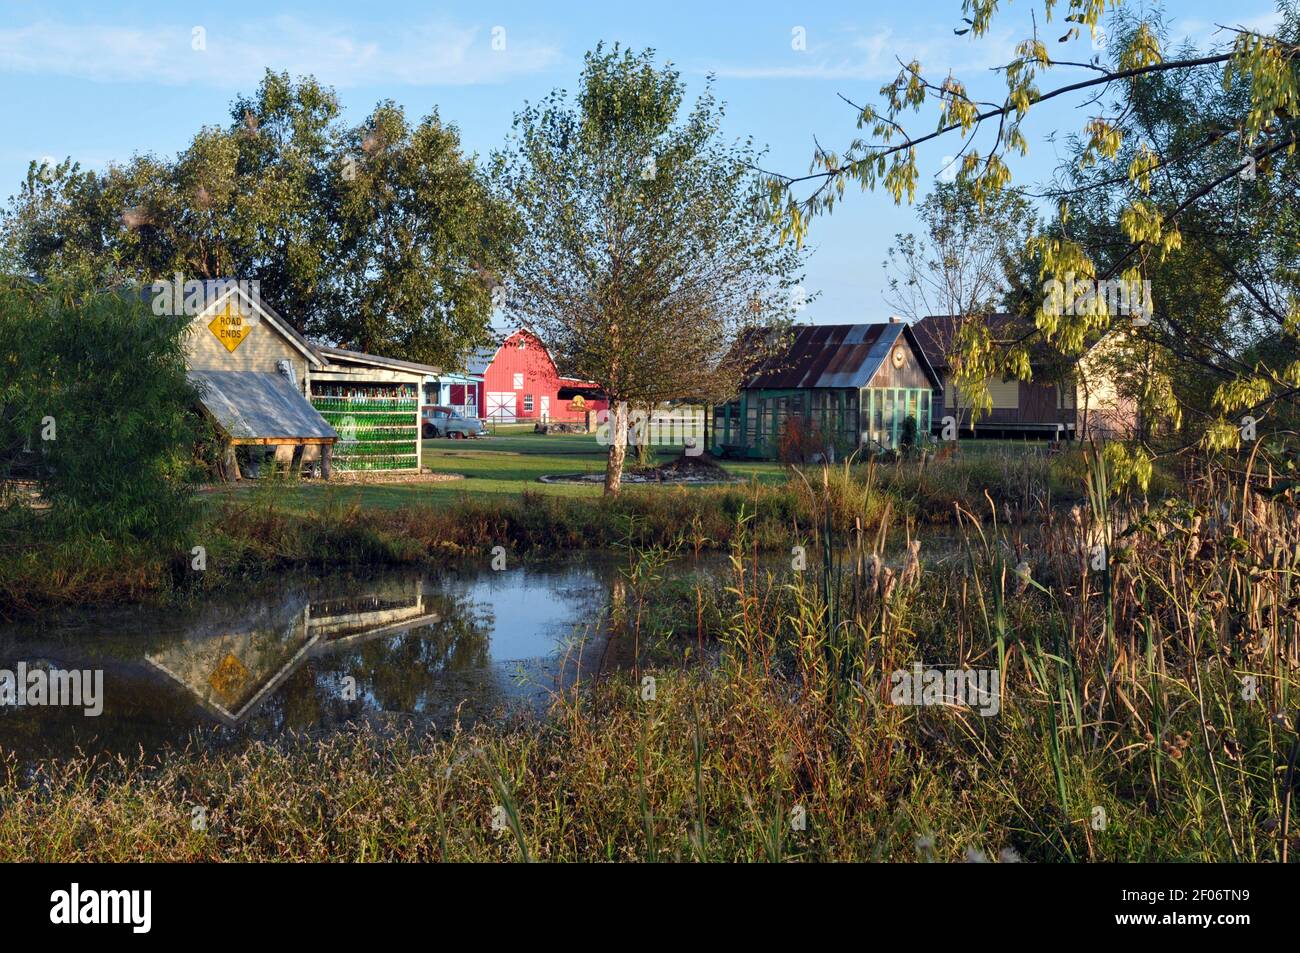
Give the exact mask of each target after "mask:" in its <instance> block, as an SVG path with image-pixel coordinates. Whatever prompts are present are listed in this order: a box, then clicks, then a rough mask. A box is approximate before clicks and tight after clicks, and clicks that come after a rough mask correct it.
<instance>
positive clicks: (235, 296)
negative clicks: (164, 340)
mask: <svg viewBox="0 0 1300 953" xmlns="http://www.w3.org/2000/svg"><path fill="white" fill-rule="evenodd" d="M181 286H186V287H188V286H193V287H190V289H189V294H188V295H187V296H186V297H187V300H186V307H187V308H188V309H189V311H190V313H193V314H194V318H193V320H192V321H191V323H190V330H189V334H188V337H187V338H186V342H185V350H186V366H187V368H188V371H187V373H188V376H189V378H190V380H191V381H192V382H193V383H194V384H195V385H196V386H197V387H198V389H199V396H200V400H201V402H202V404H203V410H204V411H205V412H206V413H207V414H208V416H209V417H210V418H211V419H212V420H213V421H214V422H215V423H216V425H217V427H218V428H219V429H220V431H221V433H222V435H223V437H224V438H225V440H226V444H227V446H226V458H225V470H226V475H227V476H228V477H229V478H231V479H234V478H235V477H236V476H238V473H239V470H238V467H237V465H236V463H235V453H234V448H235V447H237V446H262V447H275V454H276V459H277V461H278V462H279V463H281V464H282V465H284V466H285V467H288V466H290V465H292V462H293V458H294V456H295V454H300V455H301V458H302V461H303V462H304V463H305V462H308V461H311V460H315V459H319V460H320V463H321V475H322V476H324V477H326V478H328V477H329V474H330V467H331V451H332V447H333V445H334V444H335V443H336V442H337V440H338V434H337V433H336V432H335V431H334V429H333V428H332V427H330V425H329V423H328V422H327V421H326V420H325V419H324V418H323V417H322V416H321V415H320V414H319V413H317V412H316V411H315V410H314V409H313V408H312V405H311V404H310V403H309V402H308V401H307V398H306V396H305V394H306V391H305V388H306V382H307V380H308V378H309V375H310V373H311V372H312V371H313V370H314V369H315V368H319V367H321V366H323V364H324V361H323V360H322V359H321V356H320V355H319V354H318V353H317V351H316V349H315V348H313V347H312V345H311V344H310V343H308V341H307V339H306V338H304V337H303V336H302V335H301V334H300V333H298V331H297V330H296V329H295V328H294V327H293V325H291V324H289V322H288V321H286V320H284V319H283V318H282V317H280V315H278V314H277V313H276V312H275V310H274V309H273V308H272V307H271V306H270V305H269V304H267V303H266V302H265V301H263V300H262V299H261V296H260V294H258V291H257V285H256V283H250V282H237V281H233V280H208V281H191V282H182V281H181V280H180V278H179V276H178V278H177V281H176V282H175V283H172V282H167V281H159V282H155V283H154V284H153V285H152V286H151V287H150V288H146V289H145V292H144V294H145V295H146V296H148V297H150V298H151V299H152V302H153V307H154V308H155V310H156V311H159V309H162V310H161V311H159V313H174V312H175V311H176V309H178V308H179V307H181V299H182V295H183V294H184V292H183V291H182V287H181ZM191 296H192V297H191ZM195 301H197V302H198V304H197V305H193V306H192V307H191V305H192V304H193V302H195ZM298 448H301V449H300V450H299V449H298Z"/></svg>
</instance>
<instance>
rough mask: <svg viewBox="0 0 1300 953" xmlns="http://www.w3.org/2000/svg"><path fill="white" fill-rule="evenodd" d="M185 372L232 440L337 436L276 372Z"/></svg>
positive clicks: (204, 404)
mask: <svg viewBox="0 0 1300 953" xmlns="http://www.w3.org/2000/svg"><path fill="white" fill-rule="evenodd" d="M187 376H188V377H189V379H190V383H192V384H194V386H195V387H197V388H198V389H199V397H200V399H201V400H202V401H203V406H204V407H205V408H207V410H208V413H210V414H212V416H213V418H214V419H215V420H216V421H217V424H218V426H220V427H221V429H222V430H224V431H225V432H226V436H228V437H230V438H231V439H234V440H265V439H273V438H276V437H282V438H302V437H314V438H318V439H319V438H329V437H332V438H334V439H335V440H337V439H338V434H337V433H335V432H334V428H333V427H331V426H330V425H329V424H327V423H326V422H325V418H324V417H322V416H321V415H320V414H319V413H318V412H317V410H316V408H315V407H313V406H312V405H311V404H310V403H309V402H308V401H307V398H306V397H304V396H303V395H302V394H300V393H298V391H297V390H295V389H294V387H293V385H292V384H290V383H289V381H288V379H287V378H285V377H284V376H283V375H281V374H267V373H263V372H260V371H200V370H191V371H189V372H188V374H187Z"/></svg>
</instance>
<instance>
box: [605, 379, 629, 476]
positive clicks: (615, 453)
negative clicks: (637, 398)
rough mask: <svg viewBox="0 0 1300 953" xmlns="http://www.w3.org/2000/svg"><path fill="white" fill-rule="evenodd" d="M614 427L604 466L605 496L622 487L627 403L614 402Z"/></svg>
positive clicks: (625, 453) (625, 448)
mask: <svg viewBox="0 0 1300 953" xmlns="http://www.w3.org/2000/svg"><path fill="white" fill-rule="evenodd" d="M611 412H612V413H613V415H614V426H613V428H612V432H611V433H610V440H609V461H608V463H606V465H605V495H606V496H612V495H614V494H616V493H618V491H619V490H620V489H621V488H622V486H623V458H624V457H626V456H627V401H625V400H620V401H615V402H614V406H613V407H612V408H611Z"/></svg>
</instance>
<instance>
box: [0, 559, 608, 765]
mask: <svg viewBox="0 0 1300 953" xmlns="http://www.w3.org/2000/svg"><path fill="white" fill-rule="evenodd" d="M616 574H617V564H616V563H614V562H612V561H609V560H600V559H597V560H587V561H584V562H582V563H570V564H565V565H560V566H545V567H536V566H533V567H522V568H517V569H514V570H511V571H508V572H500V573H494V572H487V573H484V574H482V575H474V574H470V575H451V574H443V575H426V574H419V573H411V572H396V573H392V572H390V573H385V574H383V575H379V576H370V577H364V578H356V577H342V578H331V579H328V580H313V581H302V582H299V583H297V584H290V585H285V584H280V585H279V586H278V587H277V591H275V592H273V593H264V594H260V595H256V596H253V597H247V596H245V597H239V598H223V599H218V600H213V601H211V602H207V603H205V604H204V605H203V606H201V607H198V608H196V609H194V610H192V611H188V612H184V613H178V612H176V611H172V612H170V613H163V612H157V611H149V612H145V611H139V610H137V611H134V612H127V611H121V610H114V611H101V612H95V613H89V614H87V613H82V614H80V615H79V616H68V617H61V618H59V619H58V620H56V621H53V622H45V623H39V624H29V625H25V626H15V627H9V628H7V629H6V628H0V665H8V664H11V663H13V662H15V661H17V660H19V659H23V660H26V661H28V663H29V665H30V664H45V665H48V666H49V667H51V668H102V669H103V670H104V684H105V691H104V694H105V705H104V713H103V714H102V715H101V716H99V717H98V718H87V717H85V716H84V714H83V713H82V712H81V711H80V709H78V710H75V711H73V710H69V709H60V708H44V709H35V708H4V709H0V752H9V751H13V752H16V753H17V754H18V756H19V757H20V758H24V759H25V758H32V757H39V756H45V755H65V754H71V753H73V752H75V751H76V750H78V749H80V750H83V751H85V752H87V753H89V752H93V751H105V752H134V751H136V750H137V749H140V748H143V749H144V750H146V751H155V750H158V749H159V748H161V747H164V746H166V745H179V744H184V743H186V742H187V741H188V740H190V738H191V735H192V734H194V732H195V730H196V729H211V730H207V731H203V730H201V731H200V732H199V734H200V735H202V736H203V741H204V742H205V743H223V742H227V741H231V740H235V739H239V738H246V737H260V738H273V737H275V736H277V735H279V734H281V733H283V732H285V731H290V730H293V731H302V732H312V731H322V730H329V729H331V728H335V727H338V726H339V725H342V724H344V723H346V722H349V721H355V720H358V719H364V718H368V719H380V720H392V719H394V718H400V719H401V720H402V721H404V722H406V723H411V722H413V721H414V722H417V723H421V724H423V723H429V724H434V725H443V726H446V725H448V724H449V723H450V722H451V721H452V720H453V719H455V718H461V719H462V720H465V721H472V720H476V719H479V718H483V717H487V716H490V715H493V714H496V713H499V712H501V711H502V710H504V709H507V708H509V707H511V706H517V705H533V706H537V705H539V704H541V703H542V702H543V701H544V700H545V698H546V697H547V696H548V694H549V692H550V691H551V690H553V689H554V688H555V687H556V686H557V684H559V680H560V679H562V678H563V677H565V676H566V672H565V659H566V657H567V656H568V655H569V654H571V652H572V650H573V646H574V645H575V643H581V644H585V645H587V646H589V647H590V646H595V645H598V644H599V639H600V637H601V633H602V632H603V626H602V624H601V620H602V616H603V609H604V605H605V601H606V596H607V592H608V586H609V582H610V579H611V578H613V577H614V576H615V575H616Z"/></svg>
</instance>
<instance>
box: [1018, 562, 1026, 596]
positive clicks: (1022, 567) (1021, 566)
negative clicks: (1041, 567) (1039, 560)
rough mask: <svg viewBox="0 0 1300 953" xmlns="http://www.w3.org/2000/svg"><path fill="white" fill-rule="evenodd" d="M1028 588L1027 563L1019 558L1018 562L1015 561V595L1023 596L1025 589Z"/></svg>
mask: <svg viewBox="0 0 1300 953" xmlns="http://www.w3.org/2000/svg"><path fill="white" fill-rule="evenodd" d="M1028 588H1029V563H1028V562H1026V561H1025V560H1023V559H1022V560H1020V562H1018V563H1016V589H1015V593H1016V596H1017V597H1019V596H1023V595H1024V594H1025V590H1026V589H1028Z"/></svg>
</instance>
